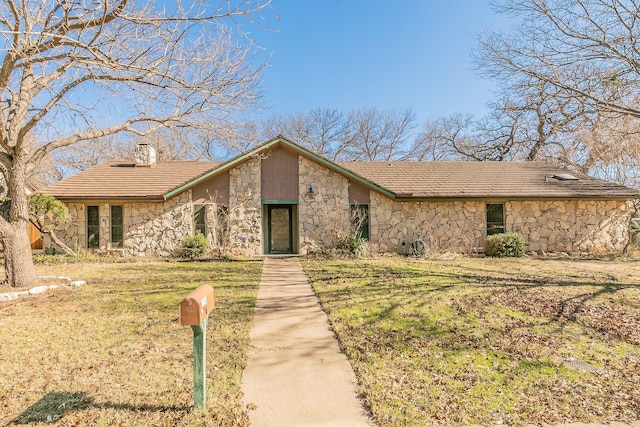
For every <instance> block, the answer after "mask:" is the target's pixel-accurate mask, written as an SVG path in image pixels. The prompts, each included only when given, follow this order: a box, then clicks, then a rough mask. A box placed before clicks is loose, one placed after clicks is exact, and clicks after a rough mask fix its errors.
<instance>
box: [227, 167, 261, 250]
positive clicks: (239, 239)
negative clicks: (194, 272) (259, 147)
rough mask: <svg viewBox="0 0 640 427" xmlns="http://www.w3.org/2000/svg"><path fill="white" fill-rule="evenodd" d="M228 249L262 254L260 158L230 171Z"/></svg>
mask: <svg viewBox="0 0 640 427" xmlns="http://www.w3.org/2000/svg"><path fill="white" fill-rule="evenodd" d="M229 216H230V218H229V220H230V221H229V223H230V224H229V235H230V236H231V242H230V244H231V247H230V250H231V252H232V253H235V254H242V255H258V254H262V219H261V218H262V196H261V183H260V158H259V157H257V156H256V157H254V158H251V159H249V160H247V161H246V162H244V163H241V164H240V165H238V166H237V167H235V168H233V169H231V170H229Z"/></svg>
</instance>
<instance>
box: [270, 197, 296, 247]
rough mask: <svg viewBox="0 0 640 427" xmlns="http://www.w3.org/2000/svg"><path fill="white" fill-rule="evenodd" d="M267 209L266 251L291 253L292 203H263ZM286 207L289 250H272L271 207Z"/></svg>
mask: <svg viewBox="0 0 640 427" xmlns="http://www.w3.org/2000/svg"><path fill="white" fill-rule="evenodd" d="M265 207H266V210H267V253H269V254H292V253H294V249H293V229H294V226H293V205H292V204H288V203H287V204H284V203H279V204H269V205H265ZM285 208H286V209H287V211H288V214H289V250H288V251H273V250H272V249H271V232H272V230H271V211H272V210H273V209H285Z"/></svg>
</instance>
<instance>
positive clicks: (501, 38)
mask: <svg viewBox="0 0 640 427" xmlns="http://www.w3.org/2000/svg"><path fill="white" fill-rule="evenodd" d="M494 5H495V6H496V9H497V10H498V11H499V12H503V13H505V14H508V15H511V16H512V17H514V18H516V19H518V23H517V26H514V28H513V30H512V32H510V33H508V34H500V33H490V34H487V35H485V36H482V37H480V38H479V42H480V48H479V50H478V52H477V54H476V59H477V61H478V63H480V64H481V65H482V69H483V70H484V72H485V74H486V75H488V76H491V77H493V78H499V79H501V80H509V81H512V80H513V79H522V78H523V77H524V78H530V79H533V80H534V81H536V82H538V81H539V82H543V83H545V84H548V85H551V86H554V87H556V88H557V89H558V90H561V91H563V92H564V93H565V95H566V96H568V97H573V98H575V99H577V100H579V101H580V103H581V104H583V105H584V107H585V109H586V110H587V111H589V112H595V111H607V112H611V113H619V114H624V115H630V116H633V117H637V118H640V109H639V108H638V107H637V102H636V100H637V99H638V95H639V94H640V85H639V84H638V82H640V55H639V53H640V50H639V47H638V46H640V40H639V39H638V37H640V20H638V10H640V3H638V2H637V1H636V0H610V1H603V0H574V1H570V2H569V1H562V0H497V1H495V2H494Z"/></svg>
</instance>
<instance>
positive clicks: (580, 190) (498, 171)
mask: <svg viewBox="0 0 640 427" xmlns="http://www.w3.org/2000/svg"><path fill="white" fill-rule="evenodd" d="M281 146H282V147H285V148H288V149H290V150H293V151H295V152H297V153H299V154H300V155H302V156H305V157H307V158H309V159H311V160H313V161H315V162H317V163H319V164H321V165H323V166H325V167H327V168H329V169H331V170H333V171H335V172H337V173H339V174H341V175H343V176H345V177H347V178H348V179H349V180H351V181H355V182H358V183H360V184H362V185H364V186H366V187H368V188H370V189H372V190H374V191H377V192H379V193H382V194H384V195H386V196H387V197H390V198H393V199H397V200H443V199H447V200H452V199H493V200H498V199H511V200H516V199H624V200H628V199H634V198H637V197H638V191H637V190H634V189H631V188H628V187H625V186H622V185H618V184H614V183H610V182H607V181H603V180H600V179H597V178H592V177H589V176H587V175H583V174H578V173H575V172H568V171H567V170H566V169H563V168H559V167H556V166H553V165H550V164H547V163H540V162H520V163H518V162H334V161H332V160H329V159H327V158H326V157H323V156H321V155H319V154H317V153H315V152H313V151H311V150H309V149H307V148H305V147H302V146H300V145H298V144H296V143H294V142H292V141H290V140H288V139H287V138H285V137H283V136H281V135H280V136H278V137H276V138H274V139H272V140H270V141H267V142H266V143H264V144H262V145H260V146H258V147H255V148H253V149H252V150H249V151H248V152H246V153H243V154H241V155H239V156H236V157H234V158H232V159H230V160H228V161H226V162H223V163H206V162H196V161H165V162H158V163H156V164H155V165H153V166H151V167H133V165H132V164H123V163H118V162H108V163H103V164H100V165H98V166H95V167H93V168H91V169H88V170H86V171H83V172H81V173H79V174H77V175H74V176H72V177H70V178H67V179H64V180H62V181H59V182H57V183H55V184H53V185H50V186H49V187H46V188H45V189H43V192H44V193H46V194H50V195H52V196H55V197H57V198H59V199H62V200H65V199H66V200H71V199H74V200H76V199H122V200H149V201H162V200H167V199H169V198H171V197H173V196H175V195H177V194H179V193H181V192H183V191H186V190H188V189H190V188H192V187H194V186H196V185H198V184H199V183H201V182H203V181H205V180H207V179H209V178H211V177H213V176H215V175H217V174H220V173H222V172H224V171H227V170H229V169H231V168H233V167H235V166H237V165H238V164H240V163H243V162H245V161H246V160H248V159H249V158H251V157H253V156H256V155H260V154H264V153H266V152H268V151H269V150H271V149H275V148H278V147H281ZM563 173H570V174H572V175H574V176H575V177H576V178H578V180H564V181H562V180H558V179H555V178H553V176H554V175H558V174H563Z"/></svg>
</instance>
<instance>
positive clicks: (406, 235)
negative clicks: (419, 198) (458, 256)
mask: <svg viewBox="0 0 640 427" xmlns="http://www.w3.org/2000/svg"><path fill="white" fill-rule="evenodd" d="M369 230H370V234H371V238H370V242H371V249H372V250H373V251H374V252H390V251H391V252H398V253H410V252H411V244H412V243H413V242H415V241H416V240H422V241H423V242H424V244H425V249H426V251H427V252H428V253H429V252H447V251H448V252H464V253H472V252H475V251H478V250H479V248H480V247H482V246H483V244H484V235H485V230H486V226H485V213H484V203H482V202H477V201H472V202H459V201H453V202H397V201H394V200H391V199H389V198H388V197H385V196H383V195H381V194H379V193H376V192H374V191H372V192H371V205H370V206H369Z"/></svg>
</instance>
